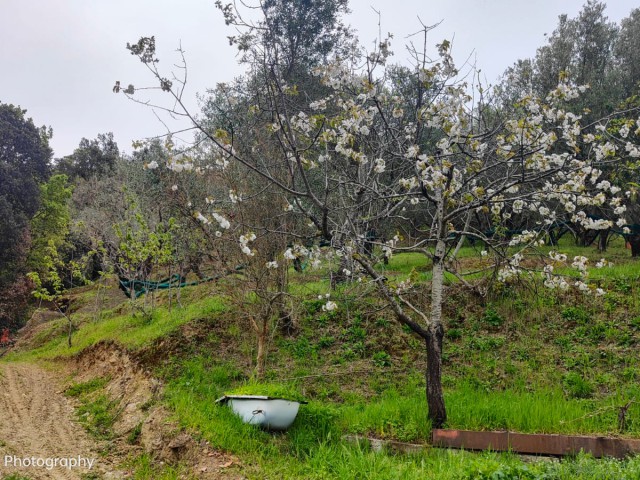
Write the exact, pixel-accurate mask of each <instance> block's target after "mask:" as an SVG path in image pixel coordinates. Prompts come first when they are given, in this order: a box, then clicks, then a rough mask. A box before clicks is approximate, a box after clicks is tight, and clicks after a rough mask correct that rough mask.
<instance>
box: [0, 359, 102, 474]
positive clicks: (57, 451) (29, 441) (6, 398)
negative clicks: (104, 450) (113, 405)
mask: <svg viewBox="0 0 640 480" xmlns="http://www.w3.org/2000/svg"><path fill="white" fill-rule="evenodd" d="M99 449H100V445H99V444H98V443H97V442H96V441H95V440H93V439H92V438H90V437H89V435H88V434H87V433H86V432H85V431H84V429H83V428H82V427H81V426H80V425H79V424H78V423H77V422H76V421H75V414H74V408H73V405H72V404H71V403H70V401H69V399H67V398H66V397H65V396H64V395H63V394H62V391H61V387H60V383H59V379H58V378H56V377H55V375H54V374H52V373H50V372H48V371H46V370H44V369H43V368H41V367H39V366H36V365H31V364H23V363H20V364H18V363H10V364H0V477H2V478H3V477H4V476H5V475H7V476H8V475H10V474H12V473H15V474H21V475H25V476H27V477H28V478H33V479H55V480H57V479H64V480H72V479H73V480H75V479H80V478H81V475H82V474H83V473H88V472H89V469H88V468H79V467H78V468H74V469H68V468H64V467H59V466H58V467H57V468H53V469H51V470H48V469H47V468H46V467H23V468H15V466H14V465H12V463H13V461H8V462H7V457H12V458H13V457H14V456H15V457H18V458H30V457H35V458H42V459H48V458H76V459H77V458H78V457H79V456H80V457H83V458H87V459H93V460H94V464H93V469H92V470H91V471H93V472H95V473H98V472H104V471H106V470H109V466H108V465H105V462H104V460H103V459H101V458H100V456H99V454H98V451H99Z"/></svg>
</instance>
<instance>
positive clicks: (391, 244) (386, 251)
mask: <svg viewBox="0 0 640 480" xmlns="http://www.w3.org/2000/svg"><path fill="white" fill-rule="evenodd" d="M399 241H400V237H399V236H398V235H394V236H393V238H392V239H391V240H387V241H386V242H385V243H384V245H383V246H382V254H383V255H384V256H385V257H386V258H391V257H392V256H393V249H394V248H395V246H396V244H397V243H398V242H399Z"/></svg>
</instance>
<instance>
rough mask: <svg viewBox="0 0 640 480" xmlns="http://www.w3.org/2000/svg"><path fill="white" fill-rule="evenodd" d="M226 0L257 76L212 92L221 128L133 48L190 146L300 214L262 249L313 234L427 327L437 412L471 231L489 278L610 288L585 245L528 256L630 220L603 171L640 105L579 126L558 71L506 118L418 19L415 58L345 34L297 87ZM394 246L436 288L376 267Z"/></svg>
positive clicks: (579, 89)
mask: <svg viewBox="0 0 640 480" xmlns="http://www.w3.org/2000/svg"><path fill="white" fill-rule="evenodd" d="M232 8H233V7H231V6H230V7H229V9H230V10H227V14H226V15H227V21H228V23H231V24H234V25H236V26H237V27H238V28H241V29H244V33H245V34H244V36H242V39H243V41H242V42H241V47H242V50H243V55H244V57H243V58H244V60H245V62H247V64H248V66H249V74H250V75H251V76H252V81H251V82H250V83H249V84H250V86H251V88H250V89H241V88H237V89H228V90H227V91H226V92H225V97H224V101H222V102H220V103H219V104H218V107H219V108H221V109H223V110H224V111H225V113H226V115H225V119H226V120H227V121H228V122H229V126H228V127H227V128H220V127H218V128H215V129H214V128H212V126H211V125H210V124H207V123H206V122H203V121H202V120H200V119H198V118H197V117H196V116H195V115H194V114H192V113H191V112H189V111H188V110H187V109H186V108H185V106H184V103H183V101H182V91H183V89H182V87H183V84H182V83H181V81H178V82H176V80H175V79H174V80H169V79H167V77H164V76H163V75H162V74H161V72H160V71H159V70H158V64H157V58H156V57H155V44H154V41H153V40H152V39H150V38H143V39H141V40H140V41H139V42H138V43H137V44H135V45H130V46H129V50H130V51H131V52H132V53H133V54H135V55H136V56H137V57H138V58H139V59H140V60H141V61H142V63H143V64H144V65H145V66H146V67H147V68H148V69H149V70H150V72H151V74H152V76H153V77H154V78H155V80H156V82H157V84H156V85H157V86H156V87H155V88H157V89H160V90H163V91H164V92H165V93H166V94H167V95H168V96H169V97H170V99H171V102H172V103H170V104H168V105H170V106H169V107H162V108H165V109H166V110H168V111H170V112H172V113H176V114H180V115H182V116H184V117H185V118H187V119H188V120H189V121H190V122H192V126H193V128H195V129H197V130H198V131H199V134H200V137H199V142H200V145H199V148H200V149H201V151H205V152H206V155H205V156H204V157H203V158H204V159H205V160H206V161H207V162H208V164H209V165H210V166H211V168H216V169H220V170H221V171H223V170H224V169H225V168H229V165H235V166H237V167H238V168H240V169H241V170H242V171H244V172H245V175H247V178H249V177H251V178H254V179H258V180H257V181H258V183H259V184H263V185H265V188H269V189H270V190H272V191H274V192H277V194H276V198H279V199H280V202H281V207H280V208H281V209H282V212H283V213H286V214H287V215H289V216H291V217H292V218H298V219H305V221H304V222H291V223H290V225H292V226H295V228H294V227H292V230H291V231H290V232H289V233H290V234H291V235H292V236H293V237H294V238H298V239H299V241H298V242H296V243H295V244H294V245H292V246H291V247H289V248H288V249H286V250H285V251H284V252H283V253H282V254H281V256H280V257H278V258H275V257H274V258H273V260H272V261H276V262H277V261H278V260H282V261H285V260H294V259H296V258H300V257H310V258H311V260H312V261H318V259H319V256H320V253H319V249H317V248H309V247H308V246H306V245H305V243H306V242H305V240H304V239H305V238H320V239H322V240H323V241H325V242H326V243H327V244H329V245H330V246H331V247H332V252H333V255H335V256H336V257H337V258H339V262H340V269H339V272H338V273H340V274H341V275H342V279H344V280H346V281H358V280H359V281H362V282H368V283H369V284H370V285H372V286H374V287H375V288H376V289H377V290H378V292H379V295H380V298H382V299H383V301H384V302H385V303H386V304H387V305H388V307H389V308H390V309H391V310H392V311H393V313H394V315H395V318H396V319H397V320H398V322H399V323H401V324H403V325H405V326H407V327H408V328H410V329H411V331H412V332H413V333H415V334H416V335H418V336H419V337H420V338H421V339H422V340H423V341H424V342H425V352H426V358H427V367H426V372H425V375H426V385H427V386H426V397H427V404H428V416H429V418H430V419H431V421H432V425H433V426H434V427H440V426H441V425H443V423H444V422H445V421H446V408H445V404H444V396H443V391H442V382H441V371H442V352H443V338H444V319H443V303H444V301H445V298H446V283H445V273H446V272H449V273H451V274H452V275H454V276H455V277H456V278H457V279H458V280H459V281H460V282H462V283H463V284H464V285H465V286H467V287H469V288H472V289H475V290H477V291H478V292H479V293H480V294H484V291H483V290H482V289H481V288H480V287H479V286H478V285H477V284H474V283H472V282H470V281H468V280H467V279H465V276H464V274H463V272H461V271H459V269H458V267H457V262H456V257H457V255H458V254H459V252H460V249H461V246H462V245H463V243H464V242H465V240H466V239H472V240H475V241H480V242H482V243H483V244H484V245H485V247H484V248H483V250H482V251H481V252H480V256H481V258H482V269H483V270H486V271H487V272H494V273H495V276H494V277H493V278H495V280H497V281H500V282H510V281H512V280H513V279H515V278H518V277H521V276H523V275H529V276H532V277H533V278H537V279H540V281H542V282H543V283H544V284H545V285H546V286H547V287H549V288H557V289H568V288H575V289H577V290H579V291H582V292H584V293H585V294H594V295H600V294H602V293H604V292H602V291H601V290H600V289H598V288H596V287H595V286H594V285H592V284H590V283H589V281H588V268H587V263H588V262H587V259H586V257H582V256H579V257H575V258H573V259H571V258H567V256H566V255H564V254H562V253H561V252H556V251H552V252H551V253H550V254H549V255H547V256H546V258H542V253H541V251H540V252H539V254H540V258H541V260H542V261H539V262H537V263H535V264H532V263H531V262H525V261H524V260H525V256H528V255H530V254H531V252H535V251H536V250H540V247H542V246H543V245H544V242H545V238H546V236H547V234H548V232H549V230H550V229H552V228H553V227H554V225H556V224H557V222H559V221H563V220H567V221H571V222H573V223H576V224H580V225H582V226H583V227H584V228H588V229H601V228H611V227H612V226H613V224H616V225H617V226H618V227H619V228H621V229H624V228H625V223H626V222H625V218H624V213H625V212H624V210H625V209H624V208H622V207H623V205H624V204H625V202H626V196H627V195H626V191H625V190H624V189H620V187H617V186H614V185H612V184H611V183H610V182H608V181H606V180H603V179H602V178H601V177H602V175H603V171H604V169H606V168H609V167H612V166H615V165H617V164H619V163H620V161H621V158H623V157H624V156H626V154H627V153H631V154H632V155H633V154H635V152H637V148H638V147H637V145H636V143H637V142H635V143H634V142H633V141H632V140H637V139H638V138H640V119H637V118H634V117H633V116H632V115H637V112H631V111H629V112H626V116H627V118H628V124H629V125H633V127H634V132H632V135H631V136H632V137H633V139H632V138H631V136H627V138H620V137H619V136H615V135H612V134H610V133H607V128H606V126H607V122H608V121H610V120H611V119H614V118H616V116H615V115H612V116H610V117H608V118H606V119H603V120H602V121H601V122H599V123H598V125H601V128H600V129H599V130H598V131H599V132H600V133H601V134H599V135H593V134H590V133H589V134H588V133H586V132H587V130H586V129H585V126H583V125H582V124H581V115H580V114H579V113H575V112H573V111H572V110H571V106H572V102H575V101H576V99H578V98H579V97H580V95H581V94H582V93H583V92H584V91H586V89H587V87H586V86H577V85H574V84H572V83H571V82H570V80H569V79H567V78H562V79H561V80H560V83H559V85H558V86H557V87H556V88H555V89H554V90H552V91H551V92H550V93H549V94H548V95H546V96H545V97H543V98H538V97H535V96H533V95H530V96H526V97H523V98H521V99H520V101H519V103H518V105H517V107H516V108H514V109H513V111H512V112H511V113H510V116H509V117H508V118H501V117H500V115H499V112H497V111H496V109H495V108H494V107H493V106H492V105H491V102H490V100H489V99H488V98H487V97H488V94H487V92H484V91H483V90H482V87H481V86H478V85H477V84H476V82H473V81H472V82H471V83H472V84H471V85H469V84H468V83H467V82H466V81H465V80H464V79H461V77H463V76H461V75H460V72H459V71H458V69H457V68H456V66H455V64H454V62H453V59H452V57H451V54H450V44H449V42H447V41H444V42H442V43H440V44H439V45H437V52H435V53H434V55H433V56H432V57H433V58H432V57H430V56H429V55H428V54H427V51H428V49H427V47H426V46H427V44H428V42H427V37H428V34H429V32H430V29H429V28H426V27H425V28H424V29H423V31H422V35H423V36H422V37H420V39H421V40H423V45H424V47H423V48H420V49H418V48H416V47H414V46H413V45H412V44H410V45H409V48H408V52H409V54H410V57H411V58H412V64H411V65H410V66H409V67H397V66H394V65H391V64H390V58H391V56H392V51H391V43H390V40H389V39H385V40H382V41H380V42H379V43H378V45H377V47H376V48H375V50H374V51H373V52H370V53H367V54H364V53H361V52H360V50H359V49H354V50H352V51H351V55H346V56H345V55H344V51H343V52H342V53H343V55H342V56H335V57H333V58H331V59H327V60H326V61H323V62H320V63H318V65H317V66H316V67H315V68H314V69H313V72H312V73H313V74H314V75H315V76H316V78H317V79H318V84H319V86H320V87H318V86H315V87H314V89H313V91H308V92H307V91H301V90H300V89H299V88H298V86H297V85H296V84H292V83H290V82H289V81H287V80H288V77H286V72H284V71H283V70H282V69H283V68H284V64H283V63H282V62H281V61H280V57H279V52H278V49H277V48H276V46H275V45H274V44H272V43H269V41H268V39H269V38H270V36H269V35H258V34H257V33H258V32H261V31H263V30H264V29H269V28H270V26H269V22H268V21H262V22H257V23H255V24H254V23H246V22H240V21H239V20H238V18H239V17H237V16H234V15H233V14H232V12H233V11H234V10H232ZM467 77H470V78H475V77H473V75H472V74H471V75H468V76H467ZM174 83H176V85H174ZM115 90H117V91H123V92H124V93H125V94H126V95H127V96H129V97H130V98H132V99H134V100H135V101H140V102H147V100H145V99H142V98H140V97H138V96H137V95H138V93H139V92H137V91H136V88H135V87H134V86H129V87H128V88H126V89H123V88H121V87H120V85H119V84H118V85H116V88H115ZM319 92H320V93H319ZM247 125H250V129H248V128H247ZM185 158H186V159H185ZM171 162H172V161H170V162H169V165H170V167H171V165H182V167H180V168H185V167H184V165H191V163H190V162H191V160H190V159H189V158H188V157H184V156H181V157H180V158H179V159H177V160H174V161H173V163H171ZM171 168H175V166H174V167H171ZM188 168H192V167H188ZM276 203H277V202H276ZM604 205H607V206H609V207H611V209H612V211H614V212H615V215H616V218H615V219H614V220H611V219H608V220H603V219H594V218H592V216H589V215H588V214H587V211H588V209H589V208H593V207H602V206H604ZM199 213H200V217H199V219H200V220H201V221H202V222H203V223H207V222H211V223H217V224H218V225H220V226H222V227H225V225H226V226H227V228H226V229H224V230H225V232H227V233H225V234H229V233H228V232H232V231H233V229H229V228H228V226H229V225H228V224H229V223H230V222H229V221H228V220H227V218H226V217H224V216H223V215H222V214H221V213H220V211H219V210H216V208H215V207H214V208H212V209H211V210H209V211H207V212H204V211H203V212H199ZM223 224H224V225H223ZM514 225H518V227H519V228H518V229H514V228H512V227H513V226H514ZM395 230H397V233H396V232H395ZM402 231H405V232H409V231H411V232H412V234H411V235H408V234H402V233H401V232H402ZM372 232H374V233H372ZM383 232H384V233H383ZM237 240H238V247H239V248H240V249H241V250H242V251H243V252H245V253H246V254H247V255H250V254H251V253H252V250H251V246H250V245H249V243H250V242H251V241H252V240H251V237H247V235H246V233H243V235H242V236H240V237H239V238H238V239H237ZM402 251H418V252H422V253H423V254H424V255H425V261H426V262H429V263H430V265H431V284H430V296H429V298H428V299H425V301H424V302H417V301H415V299H414V298H415V296H414V295H412V290H413V287H414V285H413V284H412V281H411V279H408V280H404V281H401V282H399V281H396V280H394V279H393V278H388V277H386V276H385V275H384V274H383V273H382V272H381V270H380V269H379V268H376V263H377V262H378V261H379V260H381V259H383V258H389V257H391V256H392V255H393V254H395V253H397V252H402ZM605 264H606V262H604V261H601V262H599V266H603V265H605ZM560 265H568V266H572V267H573V268H574V269H575V270H576V272H577V276H575V277H566V276H563V275H559V274H557V273H556V269H557V267H558V266H560ZM424 304H427V305H428V306H427V307H426V308H425V307H423V306H421V305H424ZM325 307H326V308H327V309H334V308H336V307H337V308H339V303H338V304H336V302H334V301H332V300H330V301H328V302H327V304H326V305H325Z"/></svg>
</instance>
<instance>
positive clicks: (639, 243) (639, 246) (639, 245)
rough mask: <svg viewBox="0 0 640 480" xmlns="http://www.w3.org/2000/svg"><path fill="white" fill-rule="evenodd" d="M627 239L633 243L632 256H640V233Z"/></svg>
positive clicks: (630, 243)
mask: <svg viewBox="0 0 640 480" xmlns="http://www.w3.org/2000/svg"><path fill="white" fill-rule="evenodd" d="M627 241H628V242H629V245H631V256H632V257H640V235H629V236H628V237H627Z"/></svg>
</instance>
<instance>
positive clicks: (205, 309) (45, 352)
mask: <svg viewBox="0 0 640 480" xmlns="http://www.w3.org/2000/svg"><path fill="white" fill-rule="evenodd" d="M226 309H227V307H226V305H225V303H224V301H223V300H222V299H221V298H220V297H216V296H212V297H210V298H205V299H203V300H200V301H198V302H194V303H191V304H189V305H188V306H186V307H184V308H178V307H174V308H173V309H172V311H171V312H169V311H168V310H167V309H166V308H162V307H160V308H156V309H155V310H154V311H153V312H152V313H151V314H150V315H148V316H142V315H140V314H138V315H131V314H125V315H117V316H114V317H111V318H107V319H104V320H102V321H100V322H85V323H84V325H83V326H82V328H80V329H79V330H77V331H76V332H75V333H74V334H73V345H72V347H71V348H69V347H68V346H67V344H66V337H65V336H64V335H58V336H57V337H55V338H53V339H52V340H50V341H49V342H47V343H45V344H44V345H42V346H40V347H38V348H35V349H32V350H28V351H19V352H12V353H9V354H8V355H6V356H5V357H4V358H3V359H2V360H5V361H28V360H46V359H53V358H59V357H69V356H73V355H75V354H77V353H78V352H81V351H82V350H84V349H85V348H87V347H89V346H91V345H93V344H95V343H97V342H99V341H104V340H115V341H117V342H119V343H120V344H122V345H124V346H125V347H129V348H134V349H135V348H140V347H142V346H144V345H148V344H149V343H151V342H152V341H153V340H155V339H157V338H160V337H163V336H166V335H167V334H169V333H171V332H172V331H174V330H176V329H177V328H179V327H180V326H181V325H184V324H185V323H189V322H191V321H193V320H196V319H198V318H202V317H208V316H214V315H216V314H217V313H220V312H223V311H225V310H226ZM64 321H65V322H66V320H64ZM51 328H55V326H52V327H51Z"/></svg>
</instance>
